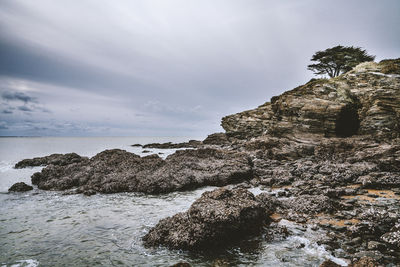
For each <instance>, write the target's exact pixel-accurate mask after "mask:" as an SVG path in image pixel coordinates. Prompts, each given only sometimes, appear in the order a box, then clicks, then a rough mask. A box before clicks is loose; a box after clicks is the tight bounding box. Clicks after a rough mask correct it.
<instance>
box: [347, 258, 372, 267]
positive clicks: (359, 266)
mask: <svg viewBox="0 0 400 267" xmlns="http://www.w3.org/2000/svg"><path fill="white" fill-rule="evenodd" d="M377 266H379V264H378V263H377V262H376V261H375V260H374V259H373V258H371V257H362V258H361V259H359V260H358V261H356V262H354V263H352V264H351V265H350V267H377Z"/></svg>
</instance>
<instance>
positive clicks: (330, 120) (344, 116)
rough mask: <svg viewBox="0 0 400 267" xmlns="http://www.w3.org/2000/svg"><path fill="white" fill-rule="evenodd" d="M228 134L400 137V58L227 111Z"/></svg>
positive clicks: (368, 64) (224, 124)
mask: <svg viewBox="0 0 400 267" xmlns="http://www.w3.org/2000/svg"><path fill="white" fill-rule="evenodd" d="M221 125H222V127H223V128H224V129H225V131H226V133H227V134H228V135H229V136H235V137H239V138H249V137H255V136H261V135H272V136H282V135H287V134H297V133H300V134H304V133H312V134H320V135H323V136H326V137H331V136H339V137H347V136H352V135H371V136H374V137H377V138H385V137H388V138H395V137H399V136H400V59H395V60H383V61H381V62H379V63H375V62H366V63H362V64H360V65H358V66H357V67H355V68H354V69H353V70H352V71H350V72H347V73H345V74H343V75H340V76H338V77H336V78H332V79H329V80H328V79H312V80H311V81H309V82H308V83H307V84H305V85H302V86H299V87H297V88H295V89H293V90H291V91H287V92H285V93H283V94H281V95H280V96H275V97H272V98H271V101H270V102H267V103H265V104H263V105H261V106H259V107H258V108H256V109H253V110H248V111H244V112H240V113H237V114H234V115H229V116H226V117H224V118H223V119H222V123H221Z"/></svg>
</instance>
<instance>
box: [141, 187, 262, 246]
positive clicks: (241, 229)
mask: <svg viewBox="0 0 400 267" xmlns="http://www.w3.org/2000/svg"><path fill="white" fill-rule="evenodd" d="M265 220H266V210H265V208H264V207H263V205H262V204H261V203H260V202H259V201H257V199H256V198H255V197H254V195H253V194H252V193H250V192H249V191H247V190H244V189H233V190H228V189H226V188H221V189H217V190H214V191H211V192H205V193H203V194H202V196H201V197H200V198H199V199H197V200H196V201H195V202H194V203H193V204H192V205H191V206H190V208H189V210H188V211H187V212H183V213H178V214H176V215H174V216H173V217H168V218H165V219H162V220H161V221H160V222H159V223H158V224H157V225H156V226H155V227H154V228H152V229H151V230H150V231H149V233H148V234H147V235H145V236H144V237H143V241H144V243H145V245H147V246H158V245H164V246H167V247H171V248H175V249H188V250H192V249H212V248H215V247H221V246H222V247H223V246H227V245H230V244H231V243H232V242H234V241H236V240H238V239H240V238H242V237H243V236H246V235H251V234H254V233H257V232H259V231H260V229H261V227H262V225H263V224H264V222H265Z"/></svg>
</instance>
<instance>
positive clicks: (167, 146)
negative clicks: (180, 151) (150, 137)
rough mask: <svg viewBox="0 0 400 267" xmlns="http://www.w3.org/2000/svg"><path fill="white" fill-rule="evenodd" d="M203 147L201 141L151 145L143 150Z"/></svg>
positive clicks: (147, 145) (145, 146)
mask: <svg viewBox="0 0 400 267" xmlns="http://www.w3.org/2000/svg"><path fill="white" fill-rule="evenodd" d="M201 145H202V142H201V141H197V140H189V141H188V142H183V143H172V142H167V143H151V144H146V145H144V146H143V148H158V149H177V148H198V147H200V146H201Z"/></svg>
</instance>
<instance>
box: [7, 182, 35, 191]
mask: <svg viewBox="0 0 400 267" xmlns="http://www.w3.org/2000/svg"><path fill="white" fill-rule="evenodd" d="M30 190H33V187H32V186H30V185H27V184H26V183H23V182H20V183H15V184H13V185H12V186H11V187H10V188H9V189H8V192H26V191H30Z"/></svg>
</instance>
